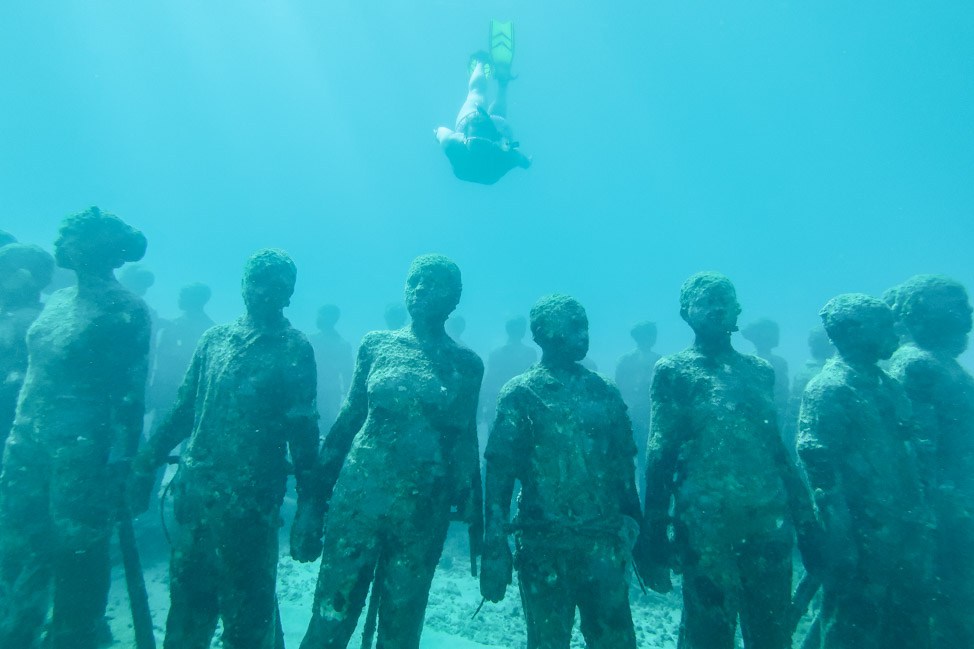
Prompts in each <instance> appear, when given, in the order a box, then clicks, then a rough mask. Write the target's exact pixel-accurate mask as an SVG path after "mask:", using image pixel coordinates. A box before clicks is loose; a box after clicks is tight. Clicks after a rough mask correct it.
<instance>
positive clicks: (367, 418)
mask: <svg viewBox="0 0 974 649" xmlns="http://www.w3.org/2000/svg"><path fill="white" fill-rule="evenodd" d="M461 288H462V285H461V281H460V269H459V268H458V267H457V265H456V264H455V263H453V262H452V261H450V260H449V259H447V258H446V257H443V256H441V255H423V256H420V257H417V258H416V259H415V260H414V261H413V263H412V265H411V266H410V268H409V274H408V276H407V278H406V287H405V293H406V305H407V307H408V309H409V314H410V316H412V324H411V325H410V326H409V327H407V328H404V329H398V330H395V331H373V332H372V333H370V334H368V335H366V336H365V338H364V339H363V340H362V345H361V346H360V347H359V351H358V359H357V360H356V364H355V373H354V375H353V378H352V387H351V390H350V391H349V393H348V398H347V399H346V401H345V404H344V405H343V406H342V411H341V413H340V414H339V416H338V421H336V422H335V425H334V426H332V428H331V432H330V433H329V434H328V436H327V437H326V438H325V442H324V446H323V447H322V452H321V471H320V475H319V480H320V482H319V483H318V485H319V491H318V494H317V496H318V498H319V507H320V508H321V509H324V508H325V506H326V505H327V509H328V515H327V519H326V522H325V529H324V550H323V552H322V555H321V572H320V573H319V575H318V586H317V589H316V590H315V597H314V606H313V608H312V616H311V623H310V624H309V625H308V631H307V634H306V635H305V637H304V640H303V642H302V643H301V647H302V648H303V649H345V647H346V646H347V645H348V641H349V638H351V636H352V633H353V632H354V631H355V626H356V622H357V620H358V618H359V614H360V613H361V611H362V608H363V606H364V604H365V599H366V593H367V592H368V590H369V583H370V582H371V583H372V597H373V598H374V599H373V602H375V604H374V606H375V609H376V610H377V611H378V644H377V646H379V647H396V648H397V649H417V648H418V647H419V639H420V634H421V632H422V629H423V616H424V614H425V610H426V602H427V599H428V597H429V589H430V583H431V581H432V579H433V572H434V570H435V569H436V564H437V561H438V560H439V556H440V553H441V551H442V549H443V542H444V540H445V538H446V532H447V527H448V525H449V521H450V518H451V515H452V516H455V517H458V518H462V519H463V520H465V521H467V522H468V523H469V524H470V525H471V526H472V531H471V533H472V535H473V536H474V538H476V539H477V540H478V541H479V540H480V539H481V538H482V535H483V519H482V516H483V514H482V510H481V502H482V499H481V495H482V494H481V482H480V463H479V459H478V449H477V426H476V414H477V395H478V393H479V391H480V380H481V378H482V375H483V364H482V363H481V361H480V359H479V358H478V357H477V355H476V354H474V353H473V352H472V351H470V350H469V349H467V348H466V347H461V346H460V345H457V344H456V343H455V342H454V341H453V340H452V339H451V338H450V337H449V336H447V334H446V331H445V330H444V328H443V324H444V323H445V322H446V319H447V318H448V317H449V315H450V313H451V312H452V311H453V310H454V309H455V308H456V306H457V304H458V303H459V301H460V292H461ZM346 458H347V461H346ZM317 533H318V534H320V530H318V532H317ZM309 543H310V541H309ZM478 545H479V544H478ZM372 607H373V605H372V604H370V609H371V608H372Z"/></svg>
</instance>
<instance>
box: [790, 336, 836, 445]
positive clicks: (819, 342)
mask: <svg viewBox="0 0 974 649" xmlns="http://www.w3.org/2000/svg"><path fill="white" fill-rule="evenodd" d="M808 351H809V353H810V354H811V358H809V359H808V360H806V361H805V363H804V364H803V365H802V366H801V368H799V370H798V371H797V372H795V378H794V379H792V382H791V395H790V396H789V397H788V413H787V415H786V417H785V420H784V423H783V424H782V428H781V434H782V437H783V438H784V440H785V446H786V447H787V448H788V452H789V453H791V454H792V455H794V454H795V452H796V451H795V445H796V444H797V443H798V411H799V409H800V408H801V405H802V395H803V394H804V393H805V387H806V386H808V382H809V381H811V380H812V379H813V378H815V376H817V375H818V373H819V372H821V371H822V368H823V367H825V363H826V361H828V360H829V359H830V358H831V357H832V355H833V354H835V347H834V346H833V345H832V341H831V340H829V336H828V334H827V333H825V329H824V328H823V327H815V328H813V329H812V330H811V331H809V332H808Z"/></svg>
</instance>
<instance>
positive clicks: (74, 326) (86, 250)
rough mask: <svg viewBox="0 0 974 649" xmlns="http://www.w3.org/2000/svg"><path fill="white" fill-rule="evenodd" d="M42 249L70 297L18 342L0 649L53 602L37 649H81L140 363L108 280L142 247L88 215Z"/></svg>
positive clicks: (142, 320)
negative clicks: (20, 364) (20, 375)
mask: <svg viewBox="0 0 974 649" xmlns="http://www.w3.org/2000/svg"><path fill="white" fill-rule="evenodd" d="M54 245H55V256H56V259H57V263H58V265H59V266H61V267H62V268H68V269H71V270H73V271H75V273H76V274H77V276H78V285H77V286H76V287H72V288H66V289H63V290H61V291H58V292H57V293H55V294H53V295H52V296H51V297H50V299H49V300H48V302H47V304H46V306H45V307H44V310H43V311H42V312H41V314H40V315H39V316H38V318H37V320H36V321H35V322H34V324H33V325H32V326H31V328H30V330H29V332H28V335H27V350H28V354H29V361H28V365H27V375H26V378H25V380H24V386H23V390H22V392H21V396H20V400H19V402H18V406H17V413H16V418H15V421H14V425H13V428H12V430H11V432H10V437H9V439H8V440H7V446H6V450H5V456H4V467H3V473H2V475H0V647H11V648H13V647H25V648H26V647H30V646H31V643H32V642H33V641H34V640H35V638H36V637H37V636H38V635H39V633H40V631H41V628H42V627H43V625H44V621H45V617H46V616H47V613H48V607H49V604H50V603H51V601H52V600H53V612H52V616H51V623H50V627H49V630H48V642H49V646H50V647H52V648H53V649H68V648H70V649H91V648H93V647H95V646H96V642H97V639H98V632H99V624H100V622H101V620H102V616H103V615H104V612H105V606H106V602H107V597H108V584H109V576H110V574H109V561H108V548H109V537H110V535H111V529H112V525H111V524H112V520H113V517H114V512H115V508H116V506H117V505H118V504H119V503H118V497H117V494H118V492H119V489H120V486H121V484H120V483H121V475H122V474H123V472H124V468H125V466H126V458H127V456H128V454H130V453H131V452H132V450H133V449H134V447H135V445H136V444H137V440H138V436H139V435H140V434H141V431H142V418H143V415H144V396H145V380H146V373H147V355H148V351H149V328H150V322H149V313H148V311H147V309H146V306H145V304H144V303H143V302H142V300H141V299H139V298H138V297H136V296H135V295H133V294H132V293H130V292H129V291H127V290H126V289H124V288H123V287H122V286H121V285H120V284H119V283H118V282H117V281H116V279H115V275H114V269H115V268H118V267H119V266H121V265H122V264H123V263H125V262H126V261H137V260H138V259H140V258H141V257H142V255H143V254H144V253H145V247H146V240H145V237H144V236H142V233H140V232H138V231H137V230H134V229H132V228H131V227H129V226H128V225H126V224H125V223H123V222H122V221H121V220H120V219H118V218H117V217H115V216H112V215H109V214H106V213H103V212H101V211H100V210H98V209H97V208H91V209H89V210H88V211H86V212H83V213H81V214H77V215H75V216H70V217H68V218H67V219H65V221H64V222H63V224H62V225H61V229H60V232H59V235H58V239H57V241H56V242H55V244H54ZM52 584H53V588H52V587H51V586H52Z"/></svg>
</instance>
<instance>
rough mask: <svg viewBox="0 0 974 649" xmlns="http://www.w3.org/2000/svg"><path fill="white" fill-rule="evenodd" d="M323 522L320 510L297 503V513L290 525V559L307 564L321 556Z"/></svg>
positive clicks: (307, 504)
mask: <svg viewBox="0 0 974 649" xmlns="http://www.w3.org/2000/svg"><path fill="white" fill-rule="evenodd" d="M324 527H325V520H324V515H323V514H322V513H321V509H320V508H318V507H314V506H313V505H311V504H309V503H302V502H298V511H297V513H296V514H295V515H294V523H292V524H291V557H292V558H293V559H294V560H295V561H300V562H301V563H309V562H311V561H314V560H315V559H317V558H318V557H319V556H321V546H322V540H321V539H322V535H323V533H324Z"/></svg>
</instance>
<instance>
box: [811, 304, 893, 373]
mask: <svg viewBox="0 0 974 649" xmlns="http://www.w3.org/2000/svg"><path fill="white" fill-rule="evenodd" d="M819 315H821V316H822V324H823V325H824V326H825V331H826V333H827V334H828V336H829V339H830V340H831V341H832V343H833V344H834V345H835V347H836V349H838V350H839V354H840V355H841V356H842V358H844V359H846V360H847V361H850V362H853V363H859V364H867V365H874V364H876V363H877V362H879V361H881V360H884V359H887V358H889V357H890V356H892V355H893V352H895V351H896V348H897V347H899V339H898V338H897V336H896V331H895V329H894V327H893V310H892V309H890V308H889V306H888V305H887V304H886V303H885V302H883V301H882V300H878V299H876V298H874V297H871V296H869V295H864V294H862V293H845V294H843V295H839V296H837V297H834V298H832V299H831V300H829V301H828V302H827V303H826V304H825V306H824V307H822V310H821V311H820V312H819Z"/></svg>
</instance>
